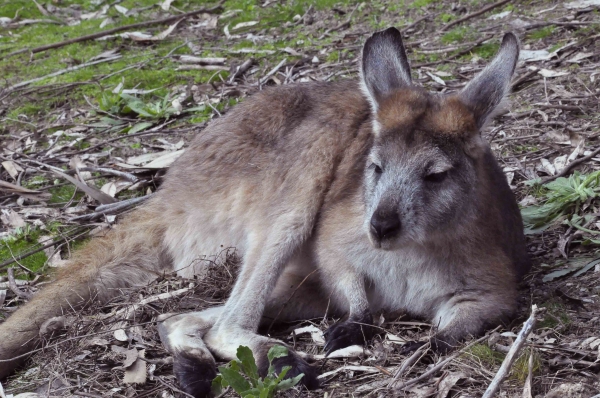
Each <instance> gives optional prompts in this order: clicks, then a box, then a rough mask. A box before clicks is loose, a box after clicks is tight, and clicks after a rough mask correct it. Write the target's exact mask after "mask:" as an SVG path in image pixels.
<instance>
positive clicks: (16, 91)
mask: <svg viewBox="0 0 600 398" xmlns="http://www.w3.org/2000/svg"><path fill="white" fill-rule="evenodd" d="M492 5H495V6H493V7H492ZM486 7H489V9H488V10H487V11H486ZM599 7H600V2H598V1H595V0H587V1H583V0H580V1H564V2H563V1H546V0H531V1H528V0H522V1H500V2H496V3H494V2H493V1H484V0H461V1H447V0H444V1H434V0H414V1H413V0H397V1H370V2H358V1H353V0H345V1H344V0H342V1H336V0H314V1H308V0H296V1H293V0H284V1H272V0H266V1H256V0H227V1H224V2H221V3H206V2H186V1H181V0H175V1H159V0H142V1H133V0H124V1H119V2H106V1H103V0H89V1H88V0H86V1H69V0H48V1H45V2H44V1H39V2H37V3H36V2H35V1H34V2H30V1H24V0H19V1H11V2H6V3H4V4H3V5H0V71H2V81H1V82H0V121H1V123H0V143H1V145H0V158H1V159H0V160H1V162H2V168H0V210H1V212H2V213H1V220H2V224H1V227H0V239H1V240H0V272H3V273H0V322H1V319H2V318H4V317H6V316H8V315H9V314H10V313H11V312H13V311H14V310H15V309H16V308H18V306H19V304H21V303H22V302H23V301H25V300H27V298H28V297H29V295H30V294H32V293H33V294H34V293H35V292H36V291H37V289H38V288H39V287H41V286H42V285H43V284H44V283H46V282H47V281H48V280H51V279H52V275H53V268H56V267H60V266H62V265H63V264H64V261H65V260H66V259H67V258H68V256H69V254H70V252H71V251H72V250H76V249H77V247H78V246H80V245H82V244H84V243H85V241H86V240H87V239H89V238H90V236H93V235H94V234H96V233H99V231H102V230H103V229H105V228H110V225H112V224H113V223H114V222H117V221H118V220H119V218H120V215H121V214H123V212H124V211H130V210H131V208H132V207H133V206H135V205H136V204H138V203H140V202H141V201H143V198H144V197H145V196H147V195H149V194H151V193H152V192H153V191H154V190H155V189H156V188H157V187H158V186H159V185H160V182H161V179H162V176H163V175H164V170H165V168H167V167H168V166H169V164H170V163H171V162H172V160H173V159H174V158H175V157H176V156H177V155H178V154H180V153H181V151H182V150H185V148H186V146H187V145H188V144H189V142H190V140H191V139H192V137H193V135H194V134H202V128H203V126H204V125H205V123H207V122H208V121H210V120H211V119H214V118H217V117H220V116H221V115H222V114H223V113H226V112H227V111H228V110H229V109H230V108H231V107H232V106H234V105H235V104H236V103H237V102H239V101H243V99H244V98H245V97H247V96H248V95H251V94H252V93H254V92H256V91H258V90H260V89H261V88H262V87H264V86H266V85H279V84H290V83H294V82H304V81H310V80H319V81H329V80H337V79H347V78H355V77H356V76H357V65H358V64H357V57H358V55H359V54H360V48H361V45H362V43H363V42H364V40H365V39H366V38H367V37H368V35H369V34H370V33H372V32H373V31H375V30H378V29H383V28H386V27H389V26H396V27H398V28H399V29H401V30H402V32H403V35H404V38H405V43H406V47H407V51H408V54H409V58H410V60H411V64H412V68H413V79H414V81H415V82H416V83H417V84H420V85H423V86H425V87H427V88H428V89H429V90H432V91H437V92H452V91H455V90H458V89H460V88H461V87H462V86H463V85H464V84H465V83H466V82H467V81H468V79H470V78H471V77H472V76H473V75H474V74H475V73H477V72H478V71H479V70H481V68H482V67H483V66H484V65H485V64H486V62H487V61H489V59H491V57H492V56H493V55H494V53H495V52H496V50H497V49H498V47H499V43H500V40H501V37H502V34H503V32H506V31H513V32H515V33H516V34H517V35H518V36H519V38H520V39H521V41H522V49H523V50H524V51H523V54H522V60H521V62H520V63H519V65H518V67H517V71H516V75H515V79H514V83H513V93H512V94H511V96H510V104H507V106H506V108H505V109H504V110H503V112H501V114H499V115H498V116H497V117H496V118H495V119H494V120H493V122H492V123H490V125H489V126H488V127H487V128H486V129H485V131H484V136H485V138H486V139H487V140H488V141H489V142H490V144H491V146H492V149H493V150H494V152H495V153H496V155H497V157H498V159H499V161H500V163H501V165H502V167H503V168H504V171H505V172H506V175H507V178H508V180H509V182H510V184H511V187H512V188H513V189H514V192H515V194H516V196H517V200H518V201H519V203H520V205H521V207H522V209H523V214H524V216H525V222H526V230H527V233H528V235H527V237H528V247H529V251H530V253H531V255H532V258H533V261H534V269H533V271H532V272H531V274H529V275H528V276H527V277H526V280H525V281H524V283H523V289H522V297H521V315H520V317H519V318H518V319H516V320H515V321H514V322H513V323H512V324H511V325H507V326H505V327H504V328H502V329H500V330H498V331H494V332H492V333H491V334H490V337H489V338H487V339H485V340H482V341H481V342H479V343H471V344H470V345H467V344H465V346H463V347H462V348H461V349H460V350H459V351H458V352H459V355H456V356H455V357H453V359H452V360H451V361H450V362H448V364H447V366H445V367H444V368H443V369H442V370H441V371H439V372H437V373H434V374H433V375H432V377H426V378H423V379H416V378H417V377H418V376H419V375H421V374H423V373H424V372H425V371H426V370H427V368H428V366H431V364H434V363H438V362H439V361H440V360H443V359H444V358H440V357H437V356H435V355H432V354H425V355H423V356H421V357H419V358H418V359H417V360H416V361H415V363H414V364H413V365H411V366H408V367H405V369H404V371H403V372H402V374H400V375H399V376H398V383H397V384H396V387H395V389H391V390H389V389H386V388H387V386H388V384H389V382H390V380H392V378H393V375H394V374H395V373H396V372H397V371H398V366H399V365H400V364H403V363H404V364H406V363H407V362H406V361H407V358H408V357H407V355H404V354H402V353H401V352H402V351H401V347H402V345H403V344H404V342H405V341H406V340H415V339H424V338H426V337H427V336H428V334H429V332H430V327H429V325H427V324H425V323H421V322H419V321H418V320H413V319H408V318H406V317H398V318H392V317H389V318H383V317H381V318H380V319H379V321H380V322H379V324H380V326H381V328H382V329H381V330H382V333H381V334H380V335H379V336H377V337H376V338H375V341H374V343H373V345H372V346H370V347H368V350H367V351H364V352H362V351H361V352H360V353H350V354H348V355H347V357H346V358H337V359H329V360H327V361H323V360H322V359H321V358H319V357H318V355H319V354H321V348H320V343H319V339H318V333H316V334H315V335H314V337H315V338H312V337H311V336H313V335H311V334H299V335H295V334H292V331H293V330H295V329H297V328H298V327H302V326H308V325H312V326H314V327H316V328H317V329H319V330H325V329H326V327H327V325H329V324H331V322H333V321H334V320H331V319H318V320H313V321H312V322H307V323H305V324H303V325H284V326H283V327H280V328H278V329H277V330H273V331H271V334H272V335H274V336H277V337H279V338H281V339H283V340H285V341H287V342H289V343H290V344H293V345H294V346H296V347H297V348H298V349H299V350H301V351H304V352H306V353H308V354H310V355H312V356H313V357H314V358H313V359H314V360H315V361H316V364H317V366H320V367H322V371H323V373H324V377H323V378H322V382H323V388H322V390H318V391H316V392H310V393H309V392H306V391H301V390H289V391H287V392H284V393H281V395H282V396H315V397H316V396H319V397H320V396H327V397H333V396H381V397H386V396H392V395H396V396H407V397H430V396H431V397H433V396H435V397H447V396H451V397H476V396H481V395H482V393H483V391H484V390H485V388H487V386H488V384H489V383H490V381H491V380H492V378H493V377H494V375H495V374H496V373H497V371H498V369H499V368H500V364H501V363H502V361H503V359H504V358H505V355H506V352H507V349H508V347H509V346H510V345H511V343H512V342H513V340H514V337H515V333H518V332H519V330H520V329H521V327H522V324H523V321H524V320H525V319H527V317H528V316H529V313H530V311H531V306H532V305H534V304H535V305H537V306H538V307H540V308H541V309H542V310H541V315H539V316H538V322H537V324H536V326H535V328H534V330H533V332H532V334H531V335H530V336H529V339H528V340H527V344H526V345H525V347H524V348H523V349H522V350H521V351H520V352H519V358H518V359H517V361H516V362H515V364H514V365H513V367H512V371H511V373H510V374H509V375H508V377H507V379H506V380H505V381H504V383H503V384H502V387H501V392H500V394H499V396H505V397H513V396H519V397H521V396H522V397H536V396H539V397H543V396H548V397H591V396H594V395H595V394H598V393H600V383H599V382H598V376H597V374H598V371H600V361H598V360H599V359H600V351H599V349H600V333H598V327H599V326H600V298H599V296H598V293H599V292H600V283H598V275H599V274H598V272H600V261H596V259H597V258H598V257H599V255H598V244H600V240H598V239H597V236H596V235H598V234H599V233H600V232H599V231H600V223H598V222H597V221H598V220H597V218H598V216H600V212H599V211H598V203H597V202H596V201H595V198H596V196H597V195H598V194H599V193H600V177H599V175H600V172H598V171H597V170H598V169H600V167H599V163H598V162H599V161H600V157H598V158H597V157H595V156H596V154H597V153H596V147H598V137H600V129H599V116H598V115H600V105H599V104H600V102H599V97H600V83H599V82H598V81H599V80H600V69H599V65H600V40H598V37H600V15H599V12H600V11H599ZM202 9H204V11H203V12H198V13H196V14H194V15H189V16H186V14H185V13H188V12H192V11H196V10H202ZM479 11H484V12H483V13H479V14H476V13H477V12H479ZM472 14H475V15H472ZM468 16H470V17H469V18H467V17H468ZM168 17H174V18H172V19H171V20H169V21H167V22H163V23H155V24H148V25H146V26H138V27H132V28H128V29H122V30H121V31H118V32H115V33H114V34H112V35H110V36H108V37H107V36H104V37H102V38H98V39H90V40H84V41H79V42H76V43H74V44H68V45H60V46H54V47H52V48H48V49H42V50H38V49H37V48H39V47H41V46H44V45H48V44H55V43H61V42H64V41H66V40H70V39H76V38H79V37H82V36H85V35H88V34H92V33H97V32H102V31H105V30H111V29H115V28H117V27H123V26H126V25H130V24H135V23H141V22H147V21H153V20H160V19H163V18H168ZM132 32H137V33H132ZM20 50H23V51H21V52H19V51H20ZM573 171H575V173H576V174H575V175H573V174H570V173H572V172H573ZM569 175H570V177H569ZM563 176H566V177H567V178H562V177H563ZM556 177H560V178H556ZM117 201H118V202H121V203H123V202H124V201H127V202H124V203H125V206H124V207H123V206H116V205H115V204H114V203H115V202H117ZM100 205H102V206H106V207H103V208H99V206H100ZM101 211H102V212H101ZM14 260H19V261H18V262H15V261H14ZM596 263H599V265H596ZM9 267H12V268H13V269H12V271H11V272H12V273H13V274H14V275H15V279H16V283H17V284H18V285H19V288H17V289H14V288H13V289H10V288H9V286H8V285H9V283H8V282H7V280H8V274H7V272H6V271H7V269H8V268H9ZM212 267H213V269H214V272H213V273H211V276H210V278H209V279H208V280H201V281H198V280H193V281H192V280H182V279H180V278H176V277H171V276H169V277H166V278H165V279H162V280H160V281H157V282H156V283H154V284H152V285H151V286H148V287H144V288H143V289H139V290H136V291H128V292H123V295H122V296H121V297H120V298H119V299H118V300H115V301H114V302H112V303H109V304H108V305H105V306H102V307H99V306H92V307H90V308H88V309H87V310H85V311H84V312H82V313H77V314H72V315H69V316H67V317H65V318H64V319H60V320H58V321H61V322H65V323H66V326H67V327H66V332H65V333H66V335H65V336H61V337H58V338H55V339H53V340H52V341H48V342H47V343H46V344H45V345H44V347H43V348H42V349H40V350H39V351H37V352H36V353H35V355H34V356H33V358H32V359H31V361H30V362H29V363H28V365H27V367H26V368H25V369H23V370H21V371H20V372H19V373H18V374H17V375H15V376H14V377H12V378H10V379H9V380H8V381H6V382H4V383H3V385H4V393H6V394H19V393H25V392H37V393H39V394H42V395H44V396H46V395H51V396H59V395H60V396H63V395H64V396H86V397H97V396H115V397H122V396H127V397H130V396H139V397H141V396H161V397H168V396H171V395H175V396H177V395H181V394H180V392H178V389H177V384H176V381H175V380H174V378H173V376H172V367H171V362H170V358H169V356H168V354H167V353H166V352H165V351H164V350H163V349H162V347H161V345H160V342H159V340H158V337H157V334H156V331H155V324H154V323H153V319H155V317H156V315H157V314H159V313H163V312H167V311H188V310H195V309H201V308H206V307H209V306H212V305H215V304H219V303H222V302H223V300H224V298H225V297H226V295H227V291H228V289H229V288H230V287H231V284H232V282H233V275H235V268H236V261H235V251H234V249H230V250H228V251H226V252H224V253H221V255H220V256H219V258H218V261H215V262H214V264H213V265H212ZM17 293H19V294H18V295H17ZM132 306H134V307H132ZM132 308H133V309H134V310H132V311H128V310H127V309H132ZM0 338H1V337H0ZM142 351H143V354H142ZM142 355H145V359H140V358H139V357H141V356H142ZM141 376H144V377H143V379H144V380H145V381H144V382H140V383H137V384H136V383H130V382H129V381H131V379H130V378H131V377H141ZM124 378H125V379H124ZM128 378H129V379H128ZM401 384H404V387H402V388H400V387H401V386H400V385H401ZM399 386H400V387H399ZM225 394H226V395H225V396H235V394H234V393H233V392H232V391H228V392H226V393H225ZM1 395H2V390H1V389H0V396H1Z"/></svg>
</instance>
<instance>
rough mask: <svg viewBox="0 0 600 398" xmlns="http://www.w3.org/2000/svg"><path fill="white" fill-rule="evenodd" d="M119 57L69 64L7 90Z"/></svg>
mask: <svg viewBox="0 0 600 398" xmlns="http://www.w3.org/2000/svg"><path fill="white" fill-rule="evenodd" d="M119 58H121V55H117V56H114V57H110V58H103V59H97V60H95V61H91V62H86V63H84V64H80V65H75V66H69V67H68V68H65V69H61V70H58V71H56V72H52V73H50V74H48V75H45V76H42V77H36V78H35V79H31V80H26V81H24V82H20V83H17V84H15V85H12V86H10V87H9V88H8V89H7V90H9V91H12V90H14V89H17V88H21V87H25V86H28V85H30V84H31V83H35V82H39V81H40V80H44V79H48V78H50V77H55V76H59V75H63V74H65V73H69V72H73V71H74V70H79V69H83V68H87V67H88V66H92V65H96V64H101V63H104V62H111V61H116V60H117V59H119Z"/></svg>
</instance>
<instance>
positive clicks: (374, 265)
mask: <svg viewBox="0 0 600 398" xmlns="http://www.w3.org/2000/svg"><path fill="white" fill-rule="evenodd" d="M347 253H348V256H347V260H348V261H349V262H351V265H352V266H353V267H354V268H355V269H356V270H359V272H361V273H362V274H363V275H364V276H365V277H366V289H367V295H368V297H369V304H370V307H371V310H372V311H379V310H383V311H390V312H391V311H406V312H408V313H410V314H413V315H418V316H425V317H429V316H431V315H432V314H433V313H434V312H435V311H437V309H438V308H439V307H440V305H441V304H442V303H443V302H445V301H447V300H448V297H449V296H450V295H452V293H453V292H455V291H456V289H457V283H456V282H455V281H453V280H452V278H451V274H450V272H449V271H448V267H447V265H446V264H441V263H440V262H439V260H438V259H436V258H435V257H434V256H432V255H429V254H428V253H427V249H426V248H424V247H420V246H408V247H405V248H403V249H399V250H394V251H383V250H380V249H375V248H373V246H371V245H370V243H369V242H368V240H367V239H366V237H365V238H364V239H361V240H360V242H357V244H354V245H352V247H349V248H348V251H347Z"/></svg>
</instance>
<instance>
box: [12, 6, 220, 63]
mask: <svg viewBox="0 0 600 398" xmlns="http://www.w3.org/2000/svg"><path fill="white" fill-rule="evenodd" d="M223 3H224V0H221V1H219V3H218V4H217V5H216V6H214V7H211V8H201V9H199V10H196V11H190V12H187V13H185V14H181V15H173V16H170V17H167V18H162V19H154V20H152V21H145V22H138V23H134V24H130V25H124V26H119V27H117V28H113V29H109V30H105V31H102V32H97V33H92V34H90V35H85V36H81V37H76V38H74V39H69V40H65V41H61V42H58V43H53V44H48V45H45V46H41V47H36V48H31V49H29V48H22V49H20V50H17V51H13V52H12V53H9V54H7V55H5V56H4V57H3V58H4V59H7V58H10V57H12V56H14V55H18V54H22V53H26V52H30V53H32V54H36V53H40V52H42V51H46V50H50V49H53V48H60V47H64V46H67V45H69V44H73V43H79V42H82V41H87V40H94V39H97V38H99V37H103V36H108V35H112V34H115V33H118V32H122V31H124V30H129V29H137V28H144V27H147V26H153V25H163V24H168V23H171V22H175V21H178V20H183V19H186V18H189V17H193V16H194V15H197V14H201V13H204V12H207V13H210V12H215V11H217V10H219V9H221V8H222V6H223Z"/></svg>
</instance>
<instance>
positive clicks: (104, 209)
mask: <svg viewBox="0 0 600 398" xmlns="http://www.w3.org/2000/svg"><path fill="white" fill-rule="evenodd" d="M150 196H151V195H146V196H140V197H139V198H131V199H127V200H122V201H120V202H116V203H108V204H103V205H100V206H98V207H96V211H95V212H94V213H91V214H83V215H81V216H77V217H73V218H70V219H69V221H91V220H94V219H96V218H98V217H100V216H103V215H105V214H112V213H116V212H119V211H121V210H125V209H128V208H130V207H132V206H135V205H137V204H138V203H142V202H145V201H146V200H148V198H150Z"/></svg>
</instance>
